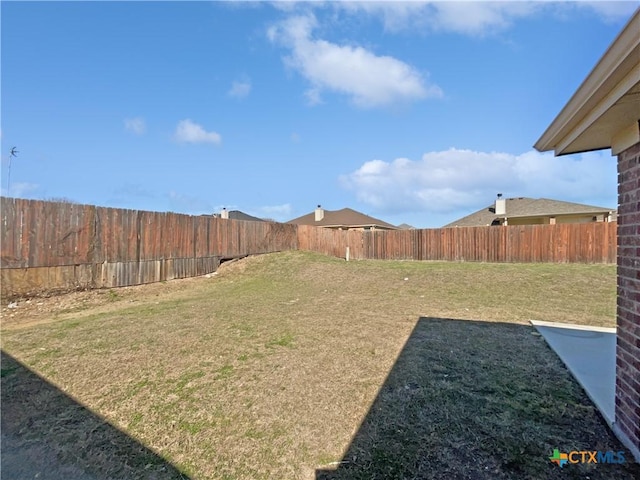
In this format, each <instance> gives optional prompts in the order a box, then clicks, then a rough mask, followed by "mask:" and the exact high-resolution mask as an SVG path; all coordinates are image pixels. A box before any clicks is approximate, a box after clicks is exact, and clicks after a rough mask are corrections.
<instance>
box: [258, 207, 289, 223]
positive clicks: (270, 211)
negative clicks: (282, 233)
mask: <svg viewBox="0 0 640 480" xmlns="http://www.w3.org/2000/svg"><path fill="white" fill-rule="evenodd" d="M258 210H259V212H260V214H259V215H258V216H260V217H267V218H273V219H275V220H280V221H284V220H288V219H290V218H291V212H293V208H292V207H291V204H289V203H284V204H282V205H266V206H264V207H260V208H259V209H258Z"/></svg>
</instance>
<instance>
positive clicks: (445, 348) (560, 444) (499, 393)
mask: <svg viewBox="0 0 640 480" xmlns="http://www.w3.org/2000/svg"><path fill="white" fill-rule="evenodd" d="M555 448H558V449H559V450H560V451H561V452H570V451H572V450H578V451H584V450H588V451H592V450H600V451H609V450H612V451H616V452H617V451H624V448H623V447H622V446H621V444H620V443H619V442H618V440H617V439H616V438H615V437H614V436H613V434H612V433H611V431H610V430H609V429H608V427H607V425H606V423H605V422H604V420H603V419H602V417H601V416H600V414H599V412H598V411H597V410H596V409H595V407H594V406H593V404H592V403H591V402H590V400H589V398H588V397H587V396H586V394H585V393H584V392H583V390H582V388H581V387H580V386H579V385H578V384H577V382H576V381H575V380H574V379H573V377H571V375H570V374H569V372H568V371H567V370H566V368H565V367H564V366H563V364H562V363H561V361H560V359H559V358H558V357H557V356H556V354H555V353H554V352H553V351H552V350H551V349H550V348H549V347H548V346H547V345H546V343H545V342H544V339H542V337H540V336H539V335H537V334H536V333H535V330H534V329H533V328H532V327H529V326H526V325H516V324H507V323H492V322H479V321H466V320H451V319H438V318H420V319H419V321H418V323H417V324H416V326H415V328H414V330H413V332H412V334H411V336H410V337H409V339H408V340H407V342H406V344H405V346H404V348H403V350H402V352H401V353H400V355H399V357H398V359H397V361H396V363H395V365H394V366H393V368H392V370H391V372H390V373H389V375H388V377H387V379H386V381H385V383H384V384H383V386H382V387H381V389H380V390H379V392H378V396H377V398H376V399H375V401H374V403H373V405H372V406H371V408H370V410H369V412H368V414H367V415H366V417H365V419H364V420H363V422H362V424H361V426H360V428H359V430H358V431H357V433H356V434H355V436H354V438H353V439H352V442H351V444H350V446H349V447H348V450H347V452H346V453H345V455H344V457H343V459H342V461H341V462H340V463H339V465H338V466H337V468H336V469H334V470H330V469H321V470H317V471H316V478H317V479H318V480H342V479H344V480H346V479H349V480H352V479H354V480H355V479H405V478H406V479H417V478H420V479H430V478H431V479H501V478H509V479H511V478H513V479H540V478H545V479H547V478H550V479H556V478H557V479H566V478H585V477H588V478H591V479H599V478H601V479H605V478H606V479H633V478H640V468H638V467H639V466H638V464H631V463H626V464H622V465H614V464H573V465H565V466H564V467H563V468H562V469H561V468H560V467H558V466H557V465H555V464H553V463H551V462H550V460H549V457H550V456H551V454H552V452H553V449H555ZM625 458H626V459H627V461H633V457H632V456H631V455H630V454H629V453H628V452H626V455H625ZM333 468H335V467H333Z"/></svg>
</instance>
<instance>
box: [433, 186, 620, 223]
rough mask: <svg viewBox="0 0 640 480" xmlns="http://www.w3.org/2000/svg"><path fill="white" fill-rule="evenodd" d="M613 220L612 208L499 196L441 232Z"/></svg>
mask: <svg viewBox="0 0 640 480" xmlns="http://www.w3.org/2000/svg"><path fill="white" fill-rule="evenodd" d="M614 217H615V210H613V209H611V208H603V207H593V206H591V205H582V204H580V203H571V202H563V201H560V200H549V199H548V198H526V197H518V198H503V197H502V195H501V194H498V198H496V201H495V203H494V204H492V205H489V206H488V207H486V208H483V209H481V210H478V211H477V212H475V213H472V214H471V215H467V216H466V217H463V218H460V219H458V220H456V221H455V222H451V223H449V224H448V225H445V226H444V228H449V227H482V226H487V225H548V224H555V223H588V222H610V221H612V220H613V219H614Z"/></svg>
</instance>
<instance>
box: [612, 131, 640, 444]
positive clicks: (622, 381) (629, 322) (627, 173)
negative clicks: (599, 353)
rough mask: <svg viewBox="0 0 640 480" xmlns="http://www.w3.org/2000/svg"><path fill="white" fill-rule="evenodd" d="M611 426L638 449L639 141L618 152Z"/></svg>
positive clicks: (639, 320)
mask: <svg viewBox="0 0 640 480" xmlns="http://www.w3.org/2000/svg"><path fill="white" fill-rule="evenodd" d="M618 204H619V207H618V315H617V324H618V337H617V349H616V372H617V374H616V399H615V405H616V407H615V415H616V425H615V428H616V429H618V430H619V432H620V433H621V434H622V435H623V436H625V437H626V438H627V439H628V440H629V443H630V444H631V446H632V449H633V447H635V449H636V452H635V453H636V455H637V452H638V451H640V143H636V144H635V145H634V146H632V147H631V148H629V149H627V150H625V151H623V152H621V153H620V154H619V155H618Z"/></svg>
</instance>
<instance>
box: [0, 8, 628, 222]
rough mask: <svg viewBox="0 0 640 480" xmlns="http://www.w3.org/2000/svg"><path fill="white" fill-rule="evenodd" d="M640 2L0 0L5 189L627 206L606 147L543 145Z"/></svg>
mask: <svg viewBox="0 0 640 480" xmlns="http://www.w3.org/2000/svg"><path fill="white" fill-rule="evenodd" d="M639 4H640V2H637V1H636V2H629V1H627V2H574V3H569V2H562V3H553V2H534V3H530V2H506V3H482V2H473V3H458V2H437V3H432V2H408V3H382V2H371V3H364V2H349V3H347V2H297V3H292V2H277V3H267V2H257V3H248V2H232V3H225V2H180V3H177V2H175V3H174V2H111V3H110V2H65V3H63V2H11V1H3V2H2V3H1V7H0V8H1V18H2V20H1V22H2V25H1V27H2V38H1V40H2V44H1V49H2V50H1V54H2V57H1V62H2V63H1V66H2V71H1V81H2V85H1V89H2V91H1V94H2V107H1V120H2V123H1V142H2V183H1V186H2V194H3V195H10V196H17V197H23V198H35V199H52V198H61V197H62V198H67V199H70V200H72V201H75V202H79V203H88V204H96V205H102V206H112V207H119V208H132V209H144V210H156V211H174V212H182V213H189V214H202V213H214V212H217V211H219V210H220V209H221V208H222V207H223V206H224V207H227V208H228V209H239V210H242V211H244V212H247V213H250V214H252V215H256V216H259V217H268V218H273V219H276V220H279V221H285V220H289V219H291V218H294V217H297V216H299V215H303V214H305V213H308V212H310V211H312V210H313V209H314V208H315V206H316V205H317V204H322V206H323V207H325V208H327V209H329V210H337V209H340V208H344V207H350V208H354V209H356V210H359V211H361V212H364V213H367V214H369V215H373V216H375V217H378V218H381V219H383V220H385V221H388V222H390V223H394V224H400V223H403V222H406V223H410V224H412V225H414V226H417V227H437V226H441V225H443V224H446V223H448V222H450V221H453V220H455V219H456V218H459V217H462V216H464V215H467V214H469V213H471V212H473V211H475V210H477V209H479V208H482V207H484V206H487V205H489V204H490V203H491V202H492V201H493V200H494V198H495V195H496V193H498V192H501V193H503V194H504V195H505V196H507V197H519V196H527V197H536V198H537V197H547V198H554V199H559V200H567V201H574V202H579V203H587V204H591V205H598V206H604V207H615V205H616V203H617V197H616V189H617V175H616V163H615V159H614V158H612V157H611V155H610V152H609V151H604V152H593V153H587V154H582V155H571V156H566V157H560V158H554V157H553V155H552V154H540V153H538V152H535V151H534V150H533V147H532V145H533V144H534V143H535V141H536V140H537V139H538V138H539V137H540V136H541V135H542V133H543V132H544V130H545V129H546V127H547V126H548V125H549V124H550V122H551V121H552V120H553V119H554V118H555V116H556V115H557V114H558V113H559V111H560V109H561V108H562V107H563V106H564V104H565V103H566V102H567V101H568V99H569V98H570V96H571V95H572V94H573V92H574V91H575V90H576V89H577V87H578V86H579V85H580V83H581V82H582V80H583V79H584V78H585V77H586V76H587V74H588V73H589V71H590V70H591V69H592V68H593V66H594V65H595V64H596V62H597V61H598V59H599V58H600V57H601V56H602V54H603V53H604V52H605V50H606V49H607V47H608V46H609V45H610V43H611V42H612V41H613V39H614V38H615V37H616V35H617V34H618V32H619V31H620V30H621V29H622V27H623V26H624V25H625V23H626V22H627V21H628V19H629V18H630V17H631V15H632V13H633V11H634V9H635V8H637V6H638V5H639ZM14 146H15V147H17V150H18V156H17V157H16V158H13V159H10V156H9V151H10V149H11V148H12V147H14ZM9 160H11V167H10V170H9ZM9 171H10V178H9V175H8V174H9Z"/></svg>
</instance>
